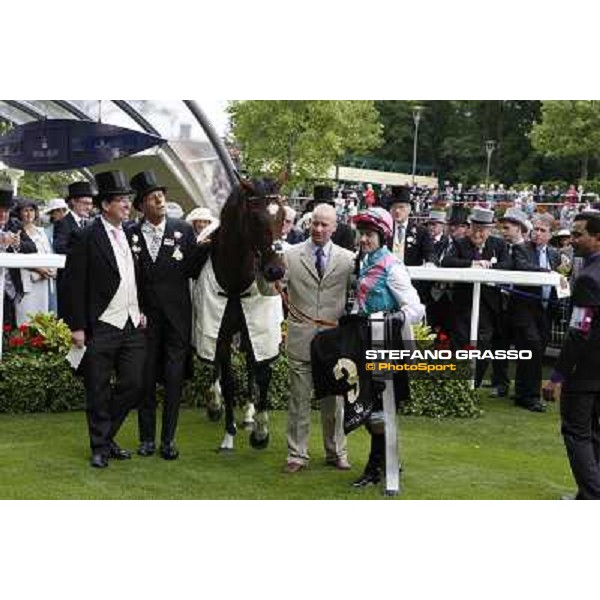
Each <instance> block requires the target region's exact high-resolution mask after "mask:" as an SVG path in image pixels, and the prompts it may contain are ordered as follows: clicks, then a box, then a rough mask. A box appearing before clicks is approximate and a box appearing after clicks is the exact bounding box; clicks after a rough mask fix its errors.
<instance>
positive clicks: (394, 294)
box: [352, 207, 425, 487]
mask: <svg viewBox="0 0 600 600" xmlns="http://www.w3.org/2000/svg"><path fill="white" fill-rule="evenodd" d="M353 221H354V223H355V225H356V227H357V229H358V231H359V234H360V252H359V255H358V260H357V271H358V273H357V275H358V282H357V292H356V300H355V302H354V307H353V309H352V312H353V313H358V314H362V315H365V316H369V315H371V314H373V313H376V312H392V313H395V316H396V315H397V317H398V320H399V321H400V322H401V323H402V324H403V327H402V329H403V334H405V335H406V337H410V330H409V326H410V324H413V323H418V322H420V321H421V320H422V319H423V317H424V315H425V307H424V306H423V304H421V301H420V299H419V294H418V293H417V291H416V289H415V288H414V287H413V285H412V283H411V281H410V276H409V274H408V271H407V269H406V267H405V266H404V265H403V264H402V263H401V262H400V261H399V260H398V259H397V258H396V257H395V256H394V255H393V254H392V253H391V252H390V250H389V249H388V247H387V242H388V241H389V240H390V239H391V237H392V234H393V221H392V217H391V215H390V214H389V213H388V211H386V210H385V209H383V208H380V207H374V208H368V209H367V210H363V211H361V212H360V213H358V215H357V216H356V217H354V219H353ZM394 341H398V340H394ZM403 375H404V374H403V373H401V372H400V373H398V374H395V375H394V388H395V389H394V391H395V397H396V402H398V401H399V400H403V399H406V397H407V395H408V393H407V392H408V387H407V381H406V378H405V377H406V376H405V375H404V381H402V379H403V377H402V376H403ZM402 387H403V388H404V389H402ZM377 396H378V397H377V398H376V399H375V403H374V409H373V412H372V413H371V416H370V418H369V421H368V423H367V425H366V426H367V429H368V430H369V433H370V434H371V452H370V455H369V460H368V462H367V465H366V467H365V470H364V472H363V474H362V475H361V477H359V479H357V480H356V481H355V482H354V483H353V485H354V487H365V486H368V485H371V484H377V483H378V482H379V481H380V480H381V477H382V471H383V466H384V458H385V437H384V418H383V405H382V399H381V395H380V394H378V395H377Z"/></svg>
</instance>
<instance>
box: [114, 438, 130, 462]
mask: <svg viewBox="0 0 600 600" xmlns="http://www.w3.org/2000/svg"><path fill="white" fill-rule="evenodd" d="M108 458H113V459H114V460H129V459H130V458H131V452H130V451H129V450H125V448H121V447H120V446H119V445H118V444H117V443H115V442H111V443H110V447H109V449H108Z"/></svg>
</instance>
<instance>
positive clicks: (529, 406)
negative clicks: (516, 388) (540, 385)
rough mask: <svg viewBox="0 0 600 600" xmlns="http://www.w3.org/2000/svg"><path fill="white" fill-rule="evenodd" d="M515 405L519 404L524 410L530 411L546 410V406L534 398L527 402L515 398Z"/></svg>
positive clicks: (540, 411)
mask: <svg viewBox="0 0 600 600" xmlns="http://www.w3.org/2000/svg"><path fill="white" fill-rule="evenodd" d="M515 405H516V406H519V407H521V408H524V409H525V410H528V411H531V412H536V413H543V412H546V407H545V406H544V405H543V404H542V403H541V402H540V401H539V400H534V401H533V402H527V401H523V400H515Z"/></svg>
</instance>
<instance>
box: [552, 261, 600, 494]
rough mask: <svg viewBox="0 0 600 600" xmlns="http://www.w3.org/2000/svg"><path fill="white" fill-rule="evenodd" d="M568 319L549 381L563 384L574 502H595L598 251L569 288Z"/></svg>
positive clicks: (599, 414)
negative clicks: (576, 490) (570, 306)
mask: <svg viewBox="0 0 600 600" xmlns="http://www.w3.org/2000/svg"><path fill="white" fill-rule="evenodd" d="M572 300H573V315H572V317H571V323H570V326H569V330H568V333H567V337H566V339H565V341H564V343H563V347H562V349H561V352H560V356H559V357H558V360H557V362H556V366H555V369H554V371H555V372H554V373H553V377H552V379H553V380H555V381H556V380H560V379H562V380H563V388H562V394H561V400H560V412H561V418H562V427H561V431H562V435H563V439H564V442H565V447H566V449H567V455H568V457H569V463H570V465H571V470H572V472H573V476H574V477H575V481H576V482H577V486H578V488H579V493H578V498H582V499H595V500H598V499H600V425H599V419H600V352H599V351H598V348H600V253H598V254H596V255H595V256H592V257H589V258H587V259H586V261H585V264H584V267H583V269H582V270H581V272H580V273H579V276H578V277H577V279H576V280H575V283H574V285H573V295H572Z"/></svg>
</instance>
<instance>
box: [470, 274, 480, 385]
mask: <svg viewBox="0 0 600 600" xmlns="http://www.w3.org/2000/svg"><path fill="white" fill-rule="evenodd" d="M480 299H481V283H473V303H472V305H471V334H470V337H471V339H470V340H469V342H474V341H476V340H478V335H479V333H478V331H479V302H480ZM475 365H476V361H473V379H471V389H474V388H475Z"/></svg>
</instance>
